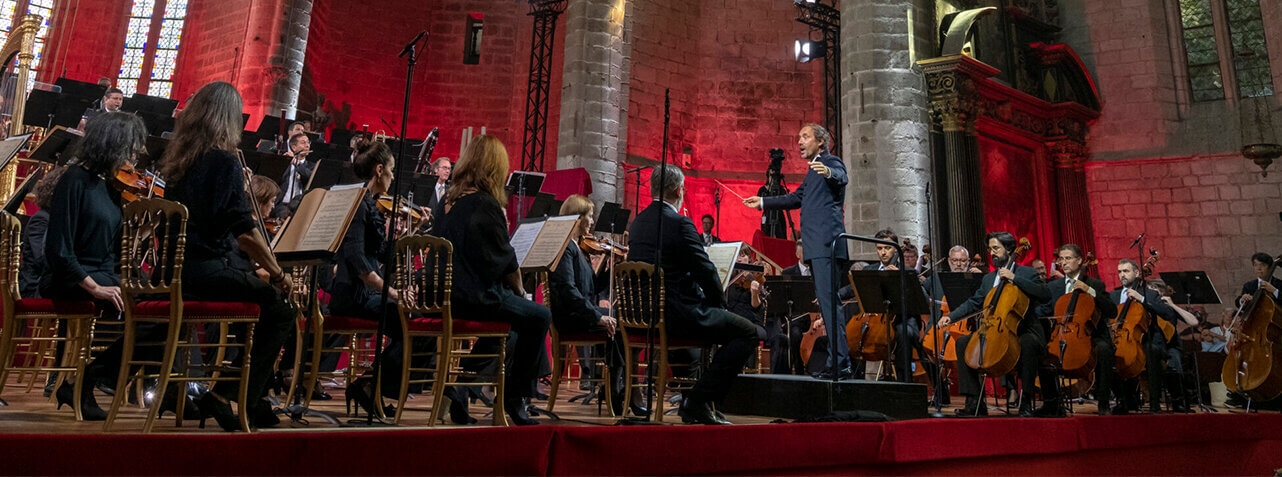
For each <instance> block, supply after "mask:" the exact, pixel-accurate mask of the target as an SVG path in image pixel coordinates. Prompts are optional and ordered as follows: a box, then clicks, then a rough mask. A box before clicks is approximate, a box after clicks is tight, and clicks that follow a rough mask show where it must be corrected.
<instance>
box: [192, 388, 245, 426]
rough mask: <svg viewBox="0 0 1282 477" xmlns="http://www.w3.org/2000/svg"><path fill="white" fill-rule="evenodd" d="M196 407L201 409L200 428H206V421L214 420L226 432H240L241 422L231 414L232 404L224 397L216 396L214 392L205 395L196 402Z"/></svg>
mask: <svg viewBox="0 0 1282 477" xmlns="http://www.w3.org/2000/svg"><path fill="white" fill-rule="evenodd" d="M196 406H198V407H199V408H200V428H201V429H204V428H205V419H208V418H210V417H212V418H214V422H217V423H218V427H221V428H222V429H223V430H224V431H227V432H234V431H237V430H240V421H238V420H237V419H236V415H235V414H232V412H231V404H229V403H228V402H227V400H225V399H223V397H222V396H219V395H217V394H214V392H213V391H210V392H207V393H205V395H204V396H201V397H200V400H198V401H196Z"/></svg>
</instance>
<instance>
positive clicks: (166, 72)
mask: <svg viewBox="0 0 1282 477" xmlns="http://www.w3.org/2000/svg"><path fill="white" fill-rule="evenodd" d="M186 17H187V0H134V2H133V7H132V8H131V9H130V11H129V28H128V29H127V30H126V31H125V51H124V53H122V54H121V57H120V74H119V76H117V78H116V87H118V88H120V89H121V90H122V91H124V92H125V95H132V94H134V93H135V92H136V93H141V94H145V95H148V96H159V97H162V98H168V97H169V94H170V92H171V90H172V89H173V76H174V66H175V65H176V63H177V60H178V45H179V44H180V43H181V41H182V31H183V23H184V20H185V19H186Z"/></svg>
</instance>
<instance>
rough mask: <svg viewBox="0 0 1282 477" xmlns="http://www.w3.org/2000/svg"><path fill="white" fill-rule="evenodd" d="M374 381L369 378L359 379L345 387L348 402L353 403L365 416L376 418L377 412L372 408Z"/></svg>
mask: <svg viewBox="0 0 1282 477" xmlns="http://www.w3.org/2000/svg"><path fill="white" fill-rule="evenodd" d="M373 389H374V380H373V379H370V378H360V379H357V380H356V381H352V384H351V385H350V386H347V399H348V401H355V402H356V405H357V406H360V408H361V409H362V410H364V411H365V413H366V414H367V415H370V416H376V415H378V411H377V410H376V408H375V407H374V391H373Z"/></svg>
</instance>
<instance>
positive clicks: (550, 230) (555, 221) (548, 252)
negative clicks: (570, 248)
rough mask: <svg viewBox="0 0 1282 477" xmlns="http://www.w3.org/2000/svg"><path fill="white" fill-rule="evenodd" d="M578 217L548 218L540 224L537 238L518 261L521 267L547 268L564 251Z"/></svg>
mask: <svg viewBox="0 0 1282 477" xmlns="http://www.w3.org/2000/svg"><path fill="white" fill-rule="evenodd" d="M578 221H579V216H577V215H563V216H558V217H548V219H547V220H545V221H543V222H541V223H542V224H543V226H542V227H541V230H540V231H539V234H538V237H537V238H535V239H534V243H532V244H531V246H530V247H529V249H528V250H527V251H526V254H525V258H524V259H520V256H518V257H517V258H518V259H520V261H519V262H517V263H520V264H521V267H523V268H526V267H529V268H537V267H549V266H551V265H552V263H553V262H555V261H556V259H557V257H560V256H561V253H562V252H564V251H565V242H566V241H567V240H569V238H570V234H571V233H573V232H574V226H575V225H576V224H578Z"/></svg>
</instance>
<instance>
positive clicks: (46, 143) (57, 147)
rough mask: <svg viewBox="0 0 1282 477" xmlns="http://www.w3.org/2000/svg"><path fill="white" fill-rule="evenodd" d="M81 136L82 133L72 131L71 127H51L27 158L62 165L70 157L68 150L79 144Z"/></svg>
mask: <svg viewBox="0 0 1282 477" xmlns="http://www.w3.org/2000/svg"><path fill="white" fill-rule="evenodd" d="M83 137H84V133H81V132H79V131H76V132H73V130H71V129H67V128H62V127H57V128H53V129H52V130H51V131H50V133H49V134H48V135H46V136H45V139H44V140H43V141H40V145H39V146H36V150H34V151H31V155H30V156H28V159H34V160H37V161H40V162H47V163H50V164H53V165H62V164H64V163H66V162H67V159H70V154H68V151H71V150H72V149H74V148H75V146H76V145H77V144H80V139H81V138H83Z"/></svg>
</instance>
